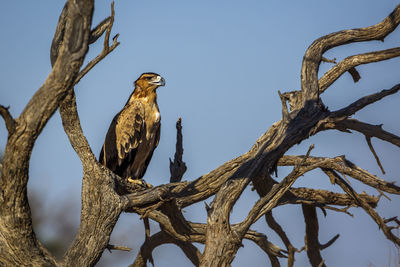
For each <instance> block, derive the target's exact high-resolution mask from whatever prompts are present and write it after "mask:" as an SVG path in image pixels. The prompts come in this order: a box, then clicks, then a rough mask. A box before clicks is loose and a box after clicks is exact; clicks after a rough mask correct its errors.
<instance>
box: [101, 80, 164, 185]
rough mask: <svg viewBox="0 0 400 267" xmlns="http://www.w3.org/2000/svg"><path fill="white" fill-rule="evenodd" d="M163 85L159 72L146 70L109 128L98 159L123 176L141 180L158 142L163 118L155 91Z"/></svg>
mask: <svg viewBox="0 0 400 267" xmlns="http://www.w3.org/2000/svg"><path fill="white" fill-rule="evenodd" d="M164 85H165V80H164V78H163V77H161V76H160V75H158V74H156V73H143V74H142V75H141V76H140V77H139V79H137V80H136V81H135V89H134V91H133V93H132V94H131V96H130V97H129V99H128V101H127V102H126V104H125V106H124V107H123V109H122V110H121V111H120V112H119V113H118V114H117V115H115V117H114V119H113V120H112V122H111V125H110V128H109V129H108V132H107V135H106V138H105V140H104V144H103V147H102V149H101V152H100V158H99V161H100V163H102V164H104V165H105V166H107V167H108V168H109V169H110V170H111V171H113V172H114V173H115V174H117V175H119V176H120V177H122V178H124V179H129V180H130V181H132V180H137V179H141V178H142V177H143V175H144V173H145V172H146V169H147V166H148V165H149V163H150V160H151V157H152V155H153V152H154V149H155V148H156V147H157V145H158V141H159V140H160V126H161V123H160V120H161V117H160V111H159V109H158V104H157V94H156V90H157V88H158V87H159V86H164ZM131 179H132V180H131ZM138 182H139V181H138Z"/></svg>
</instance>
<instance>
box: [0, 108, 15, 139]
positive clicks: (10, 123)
mask: <svg viewBox="0 0 400 267" xmlns="http://www.w3.org/2000/svg"><path fill="white" fill-rule="evenodd" d="M9 109H10V107H5V106H3V105H0V115H1V116H2V117H3V119H4V122H5V123H6V128H7V131H8V135H9V136H10V135H12V134H13V133H14V131H15V120H14V118H13V117H12V116H11V113H10V111H9Z"/></svg>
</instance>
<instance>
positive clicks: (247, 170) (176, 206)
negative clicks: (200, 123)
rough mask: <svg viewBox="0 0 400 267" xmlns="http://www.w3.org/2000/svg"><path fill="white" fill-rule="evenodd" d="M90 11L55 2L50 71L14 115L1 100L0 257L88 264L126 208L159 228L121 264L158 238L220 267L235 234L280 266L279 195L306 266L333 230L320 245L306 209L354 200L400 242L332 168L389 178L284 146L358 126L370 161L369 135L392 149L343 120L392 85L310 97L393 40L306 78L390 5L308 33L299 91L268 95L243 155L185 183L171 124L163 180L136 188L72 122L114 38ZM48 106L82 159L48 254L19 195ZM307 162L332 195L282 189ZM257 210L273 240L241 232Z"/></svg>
mask: <svg viewBox="0 0 400 267" xmlns="http://www.w3.org/2000/svg"><path fill="white" fill-rule="evenodd" d="M93 9H94V1H93V0H69V1H67V3H66V4H65V7H64V9H63V11H62V13H61V15H60V19H59V22H58V26H57V30H56V33H55V35H54V39H53V45H52V49H51V52H50V55H51V62H52V65H53V68H52V70H51V72H50V74H49V76H48V78H47V80H46V81H45V82H44V84H43V85H42V86H41V87H40V88H39V89H38V90H37V91H36V93H35V95H34V96H33V97H32V98H31V99H30V101H29V103H27V105H26V107H25V109H24V110H23V112H22V113H21V114H20V115H19V116H18V117H17V118H13V117H12V115H11V114H10V112H9V111H8V109H7V108H6V107H4V106H1V107H0V114H1V116H2V117H3V119H4V121H5V123H6V127H7V130H8V139H7V145H6V149H5V152H4V158H3V164H2V166H1V180H0V215H1V216H0V233H1V235H0V265H2V266H3V265H4V266H20V265H34V266H42V265H45V266H93V265H94V264H95V263H96V262H97V261H98V260H99V258H100V257H101V255H102V253H103V251H104V250H105V249H106V248H108V249H124V248H121V247H117V246H113V245H111V244H109V239H110V235H111V232H112V230H113V228H114V226H115V223H116V222H117V220H118V217H119V215H120V214H121V213H122V212H135V213H138V214H140V215H141V216H142V217H143V218H149V219H151V220H154V221H156V222H157V223H159V224H160V226H161V227H160V228H161V231H160V232H158V233H156V234H154V235H152V236H149V237H148V238H147V239H146V241H145V243H144V244H143V245H142V247H141V249H140V252H139V253H138V255H137V257H136V259H135V261H134V263H133V266H146V262H147V261H152V255H151V252H152V250H153V249H154V248H155V247H157V246H159V245H161V244H166V243H172V244H175V245H177V246H179V247H180V248H181V249H182V250H183V252H184V253H185V255H186V256H187V257H188V258H189V259H190V260H191V262H192V263H193V264H194V265H196V266H229V265H230V264H231V262H232V260H233V259H234V257H235V255H236V253H237V251H238V249H239V247H240V246H241V244H242V241H243V239H248V240H251V241H253V242H254V243H255V244H257V245H258V246H259V247H260V248H261V249H262V250H263V251H264V252H265V253H266V255H267V256H268V258H269V260H270V262H271V265H272V266H280V262H279V258H280V257H287V258H288V266H293V263H294V260H295V253H297V252H300V251H301V249H298V248H295V247H294V246H293V245H292V243H291V242H290V240H289V239H288V237H287V235H286V233H285V231H284V230H283V228H282V227H281V226H280V225H279V224H278V223H277V221H275V219H274V217H273V215H272V213H271V211H272V210H273V209H274V208H275V207H277V206H280V205H286V204H301V206H302V211H303V215H304V220H305V225H306V229H305V250H306V253H307V255H308V258H309V261H310V263H311V265H312V266H325V264H324V261H323V259H322V257H321V253H320V251H321V250H322V249H325V248H327V247H329V246H330V245H331V244H332V243H333V242H334V241H335V240H336V239H337V238H338V236H335V237H333V238H332V240H331V241H329V242H328V243H327V244H320V242H319V239H318V218H317V216H316V208H317V207H318V208H322V209H323V210H324V209H333V210H335V211H338V212H347V209H348V208H349V207H360V208H362V209H363V210H364V211H365V212H366V213H367V214H368V215H369V216H371V218H372V219H373V220H374V221H375V222H376V224H377V225H378V226H379V228H380V229H381V231H382V233H383V234H384V235H385V236H386V238H387V239H389V240H390V241H392V242H393V243H394V244H396V245H400V239H399V237H398V236H396V235H394V234H393V232H392V230H393V229H394V228H397V227H398V226H399V224H400V221H399V220H398V219H397V218H396V217H392V218H389V219H384V218H382V217H381V216H380V215H379V214H378V213H377V212H376V211H375V209H374V208H375V207H376V205H377V203H378V201H379V199H380V198H379V196H378V197H377V196H371V195H368V194H366V193H361V194H360V193H357V192H356V191H355V190H354V189H353V188H352V187H351V186H350V184H349V182H348V181H346V179H347V178H346V179H344V177H348V178H351V179H356V180H358V181H360V182H362V183H363V184H365V185H367V186H369V187H372V188H375V189H376V190H377V191H378V192H379V194H380V195H384V194H400V187H398V186H397V185H395V184H394V183H391V182H387V181H385V180H383V179H381V178H379V177H377V176H375V175H372V174H371V173H369V172H367V171H366V170H364V169H362V168H361V167H358V166H357V165H355V164H354V163H352V162H350V161H349V160H347V159H346V158H345V157H344V156H339V157H335V158H328V157H313V156H311V155H310V152H311V150H312V147H310V149H309V151H308V152H307V153H306V155H304V156H291V155H286V152H287V151H288V149H289V148H291V147H292V146H294V145H295V144H298V143H300V142H302V141H303V140H305V139H308V138H310V137H312V136H314V135H316V134H318V133H319V132H322V131H327V130H339V131H342V132H346V133H348V132H350V131H356V132H359V133H361V134H363V135H364V136H365V138H366V140H367V143H368V145H369V147H370V149H371V152H372V153H373V155H374V156H375V158H376V160H377V163H378V164H379V166H381V168H382V165H381V164H380V161H379V158H378V156H377V154H376V152H375V151H374V148H373V146H372V144H371V141H370V140H371V138H372V137H375V138H378V139H381V140H384V141H386V142H389V143H391V144H393V145H396V146H399V147H400V137H398V136H396V135H394V134H392V133H390V132H387V131H385V130H384V129H383V128H382V126H381V125H371V124H369V123H367V122H362V121H358V120H355V119H352V118H351V116H352V115H353V114H355V113H356V112H358V111H360V110H362V109H363V108H365V107H366V106H368V105H370V104H373V103H375V102H377V101H379V100H381V99H382V98H384V97H387V96H390V95H392V94H395V93H397V92H398V91H399V90H400V84H396V85H394V86H393V87H392V88H389V89H384V90H381V91H378V92H377V93H374V94H371V95H367V96H363V97H361V98H360V99H359V100H357V101H355V102H354V103H352V104H350V105H348V106H345V107H343V108H341V109H338V110H335V111H330V110H329V109H328V108H327V107H326V106H325V105H324V103H323V102H322V100H321V98H320V95H321V94H323V93H324V92H325V91H326V90H327V89H328V88H329V87H330V85H332V83H334V82H335V81H336V80H337V79H338V78H339V77H340V76H341V75H343V74H344V73H346V72H349V73H350V74H351V75H352V77H353V78H354V81H357V80H358V79H360V77H359V74H358V72H357V70H356V69H355V68H356V67H357V66H358V65H361V64H367V63H371V62H378V61H382V60H387V59H390V58H394V57H398V56H400V48H392V49H387V50H382V51H374V52H369V53H363V54H358V55H353V56H350V57H347V58H345V59H344V60H342V61H340V62H339V63H336V62H334V66H333V67H332V68H331V69H330V70H329V71H327V72H326V73H325V74H324V75H323V76H322V77H321V78H320V79H318V71H319V66H320V64H321V62H323V61H332V60H327V59H325V58H324V57H323V55H324V53H325V52H326V51H328V50H329V49H331V48H334V47H338V46H341V45H345V44H349V43H355V42H366V41H372V40H382V41H383V40H384V38H385V37H386V36H387V35H389V34H390V33H391V32H392V31H393V30H395V29H396V27H397V26H398V24H399V23H400V5H398V6H397V7H396V8H395V9H394V10H393V12H392V13H391V14H389V15H388V16H387V17H386V18H384V19H383V20H382V21H381V22H379V23H378V24H376V25H373V26H370V27H366V28H359V29H352V30H343V31H339V32H335V33H332V34H328V35H326V36H323V37H321V38H319V39H317V40H315V41H314V42H313V43H312V44H311V45H310V46H309V48H308V49H307V51H306V53H305V55H304V58H303V63H302V68H301V88H300V89H299V90H297V91H292V92H286V93H280V92H279V96H280V98H281V101H282V119H281V120H280V121H278V122H276V123H274V124H273V125H272V126H271V127H270V128H269V129H267V131H266V132H265V133H264V134H263V135H262V136H261V137H260V138H259V139H258V140H256V141H255V143H254V145H253V147H252V148H251V149H250V150H249V151H248V152H247V153H245V154H243V155H241V156H239V157H237V158H235V159H232V160H230V161H228V162H226V163H224V164H222V165H221V166H219V167H218V168H216V169H215V170H213V171H211V172H210V173H208V174H205V175H203V176H201V177H199V178H197V179H194V180H192V181H184V182H181V177H182V174H183V173H184V172H185V170H186V165H185V164H184V162H183V161H182V158H181V156H182V152H183V148H182V135H181V132H180V130H181V126H180V122H178V125H177V129H178V138H177V141H178V142H177V150H176V154H175V159H174V161H171V183H169V184H164V185H159V186H156V187H153V188H150V189H143V190H141V191H137V190H133V189H130V188H129V184H126V183H125V182H124V181H123V180H122V179H121V178H120V177H118V176H116V175H115V174H113V173H112V172H111V171H109V170H108V169H106V168H105V167H103V166H102V165H101V164H99V163H98V161H97V159H96V157H95V156H94V154H93V152H92V149H91V148H90V146H89V144H88V142H87V140H86V138H85V136H84V135H83V132H82V129H81V126H80V121H79V116H78V113H77V109H76V103H75V95H74V85H75V84H77V83H78V82H79V81H80V80H81V79H82V78H83V76H84V75H85V74H86V73H87V72H88V71H89V70H90V69H91V68H93V67H94V66H95V65H96V64H97V63H98V62H100V61H101V60H102V59H103V58H104V57H105V56H107V55H108V54H109V53H110V52H112V51H113V50H114V49H115V48H116V47H117V46H118V44H119V43H118V41H117V36H115V37H114V38H113V42H112V44H109V42H110V40H109V39H110V32H111V28H112V25H113V21H114V10H113V6H112V7H111V16H110V17H109V18H106V19H105V20H104V21H103V22H101V23H100V24H99V25H98V26H96V27H94V29H93V27H92V14H93ZM103 34H105V38H104V48H103V51H102V52H101V53H100V54H99V55H98V56H97V57H96V58H95V59H93V60H92V61H90V62H89V63H88V64H87V65H86V66H84V67H83V66H82V64H83V61H84V59H85V56H86V54H87V51H88V49H89V46H90V44H91V43H93V42H96V41H97V40H98V38H99V37H100V36H101V35H103ZM288 104H289V105H288ZM56 110H59V112H60V114H61V117H62V122H63V126H64V130H65V133H66V134H67V135H68V138H69V140H70V143H71V145H72V147H73V148H74V150H75V151H76V153H77V154H78V156H79V158H80V159H81V162H82V166H83V179H82V208H81V220H80V225H79V231H78V234H77V235H76V237H75V240H74V241H73V243H72V244H71V246H70V247H69V249H68V251H67V252H66V254H65V255H64V257H63V258H62V259H61V260H59V261H57V260H56V259H55V257H54V256H53V255H51V253H50V252H48V250H47V249H46V248H45V247H44V246H43V245H42V244H41V242H40V241H39V240H38V239H37V238H36V235H35V232H34V231H33V228H32V218H31V211H30V207H29V203H28V199H27V183H28V179H29V176H28V173H29V172H28V170H29V162H30V155H31V152H32V149H33V146H34V144H35V141H36V139H37V137H38V136H39V135H40V133H41V132H42V130H43V128H44V127H45V126H46V123H47V121H48V120H49V119H50V117H51V116H52V115H53V114H54V112H56ZM277 166H293V170H292V172H291V173H290V174H289V175H288V176H286V177H285V178H284V179H283V180H282V181H281V182H278V181H276V180H275V179H273V178H272V177H271V176H270V174H271V173H273V172H274V171H275V170H276V168H277ZM317 168H318V169H321V170H322V171H323V172H324V173H325V174H326V176H327V178H328V179H330V181H331V182H332V184H336V185H338V186H339V187H341V188H342V190H343V193H334V192H330V191H326V190H315V189H310V188H293V187H292V185H293V183H294V182H295V181H296V179H298V178H299V177H300V176H302V175H304V174H306V173H307V172H309V171H311V170H314V169H317ZM382 170H383V168H382ZM250 183H252V185H253V186H254V188H255V190H256V191H257V193H258V194H259V196H260V197H259V200H258V201H257V202H256V203H255V205H254V206H253V207H252V208H251V209H249V212H248V216H247V217H246V218H245V219H244V220H243V221H242V222H240V223H236V224H231V223H230V212H231V210H232V208H233V207H234V205H235V203H236V201H237V200H238V198H239V197H240V195H241V194H242V193H243V191H244V189H245V188H246V187H247V186H249V184H250ZM120 186H123V187H125V188H126V190H127V191H128V192H130V193H129V194H125V195H119V194H118V193H117V192H116V190H115V189H116V188H117V187H120ZM210 196H214V198H213V201H212V203H211V205H210V206H207V207H206V208H207V214H208V218H207V223H206V224H200V223H193V222H190V221H187V220H186V219H185V217H184V216H183V214H182V213H181V209H182V208H185V207H187V206H190V205H192V204H194V203H197V202H199V201H202V200H204V199H206V198H208V197H210ZM334 206H336V207H334ZM337 206H342V207H343V208H337ZM394 215H395V214H394ZM262 217H264V218H265V220H266V221H267V224H268V226H269V227H270V228H271V229H272V230H273V231H275V232H276V233H277V234H278V236H279V237H280V238H281V239H282V241H283V243H284V244H285V246H286V248H285V249H282V248H279V247H278V246H276V245H274V244H273V243H271V242H270V241H268V239H267V236H266V235H265V234H264V233H260V232H256V231H254V230H252V229H251V226H252V224H253V223H254V222H256V221H257V220H259V219H260V218H262ZM193 243H202V244H205V249H204V251H203V252H201V251H199V250H198V249H197V248H196V247H195V246H194V245H193Z"/></svg>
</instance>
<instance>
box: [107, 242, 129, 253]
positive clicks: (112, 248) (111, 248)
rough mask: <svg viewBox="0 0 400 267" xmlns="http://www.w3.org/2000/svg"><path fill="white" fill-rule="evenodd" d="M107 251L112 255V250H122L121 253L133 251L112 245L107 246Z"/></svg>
mask: <svg viewBox="0 0 400 267" xmlns="http://www.w3.org/2000/svg"><path fill="white" fill-rule="evenodd" d="M107 249H108V251H110V253H112V252H111V250H121V251H128V252H129V251H131V250H132V249H131V248H128V247H125V246H114V245H111V244H108V245H107Z"/></svg>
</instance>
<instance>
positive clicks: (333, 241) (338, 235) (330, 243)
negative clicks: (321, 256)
mask: <svg viewBox="0 0 400 267" xmlns="http://www.w3.org/2000/svg"><path fill="white" fill-rule="evenodd" d="M339 237H340V234H337V235H335V236H334V237H332V239H331V240H329V241H328V242H326V243H325V244H319V249H320V250H324V249H326V248H328V247H330V246H331V245H332V244H333V243H335V241H336V240H337V239H338V238H339Z"/></svg>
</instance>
